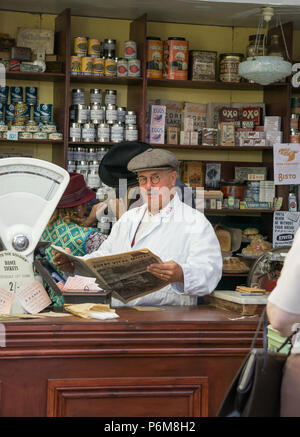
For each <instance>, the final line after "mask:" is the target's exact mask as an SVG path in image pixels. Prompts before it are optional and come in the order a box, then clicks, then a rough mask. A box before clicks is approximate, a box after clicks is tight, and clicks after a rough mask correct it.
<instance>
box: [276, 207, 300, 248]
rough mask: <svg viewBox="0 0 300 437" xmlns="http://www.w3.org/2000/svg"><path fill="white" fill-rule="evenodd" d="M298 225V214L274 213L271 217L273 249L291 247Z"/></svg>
mask: <svg viewBox="0 0 300 437" xmlns="http://www.w3.org/2000/svg"><path fill="white" fill-rule="evenodd" d="M299 225H300V212H290V211H275V212H274V215H273V247H279V246H291V245H292V244H293V240H294V236H295V233H296V231H297V229H298V228H299Z"/></svg>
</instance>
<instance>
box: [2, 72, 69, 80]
mask: <svg viewBox="0 0 300 437" xmlns="http://www.w3.org/2000/svg"><path fill="white" fill-rule="evenodd" d="M65 77H66V75H65V74H64V73H32V72H23V71H7V72H6V79H13V80H35V81H40V82H58V81H62V80H64V79H65Z"/></svg>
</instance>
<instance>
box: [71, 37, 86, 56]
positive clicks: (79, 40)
mask: <svg viewBox="0 0 300 437" xmlns="http://www.w3.org/2000/svg"><path fill="white" fill-rule="evenodd" d="M87 49H88V42H87V38H85V37H83V36H77V37H75V38H74V54H75V55H78V56H85V55H86V54H87Z"/></svg>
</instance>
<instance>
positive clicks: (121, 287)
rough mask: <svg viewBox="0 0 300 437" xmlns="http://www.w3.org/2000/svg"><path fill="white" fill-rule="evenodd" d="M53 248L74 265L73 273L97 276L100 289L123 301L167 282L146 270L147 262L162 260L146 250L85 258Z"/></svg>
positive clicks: (151, 290) (153, 289) (154, 289)
mask: <svg viewBox="0 0 300 437" xmlns="http://www.w3.org/2000/svg"><path fill="white" fill-rule="evenodd" d="M52 247H53V249H54V250H56V251H57V252H59V253H61V254H63V255H65V256H66V257H67V258H68V259H69V260H70V261H71V262H72V263H73V264H74V266H75V271H76V274H79V275H81V276H88V277H94V278H96V279H97V281H96V282H97V284H98V285H99V286H100V287H101V288H102V290H104V291H105V292H106V293H113V294H114V296H116V297H117V298H118V299H120V300H121V301H122V302H123V303H127V302H129V301H130V300H132V299H136V298H137V297H140V296H144V295H146V294H149V293H152V292H154V291H157V290H159V289H161V288H163V287H165V286H166V285H167V282H166V281H163V280H162V279H160V278H156V277H155V276H154V275H152V274H151V273H149V272H147V266H148V265H150V264H154V263H162V261H161V259H160V258H159V257H158V256H156V255H154V254H153V253H152V252H151V251H150V250H148V249H140V250H134V251H131V252H125V253H120V254H116V255H110V256H102V257H96V258H89V259H87V260H84V259H82V258H81V257H79V256H74V255H71V254H69V253H68V252H66V251H65V250H64V249H62V248H61V247H59V246H55V245H52Z"/></svg>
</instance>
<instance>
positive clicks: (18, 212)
mask: <svg viewBox="0 0 300 437" xmlns="http://www.w3.org/2000/svg"><path fill="white" fill-rule="evenodd" d="M69 180H70V176H69V173H68V172H67V171H66V170H64V169H63V168H62V167H59V166H57V165H55V164H52V163H50V162H46V161H43V160H40V159H34V158H23V157H22V158H3V159H0V240H1V245H2V247H3V249H4V250H3V251H2V252H0V288H2V289H4V290H8V291H13V292H14V293H16V292H17V291H18V290H20V289H22V288H25V287H26V286H28V285H30V284H31V283H32V282H33V281H34V273H33V267H32V263H33V260H34V249H35V247H36V246H37V244H38V242H39V239H40V237H41V235H42V233H43V231H44V229H45V227H46V226H47V224H48V221H49V219H50V218H51V216H52V214H53V212H54V210H55V208H56V205H57V204H58V202H59V200H60V198H61V196H62V195H63V193H64V191H65V189H66V187H67V185H68V183H69ZM11 313H12V314H16V313H24V309H23V308H22V307H21V305H20V304H19V302H18V300H17V299H14V302H13V305H12V310H11Z"/></svg>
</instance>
